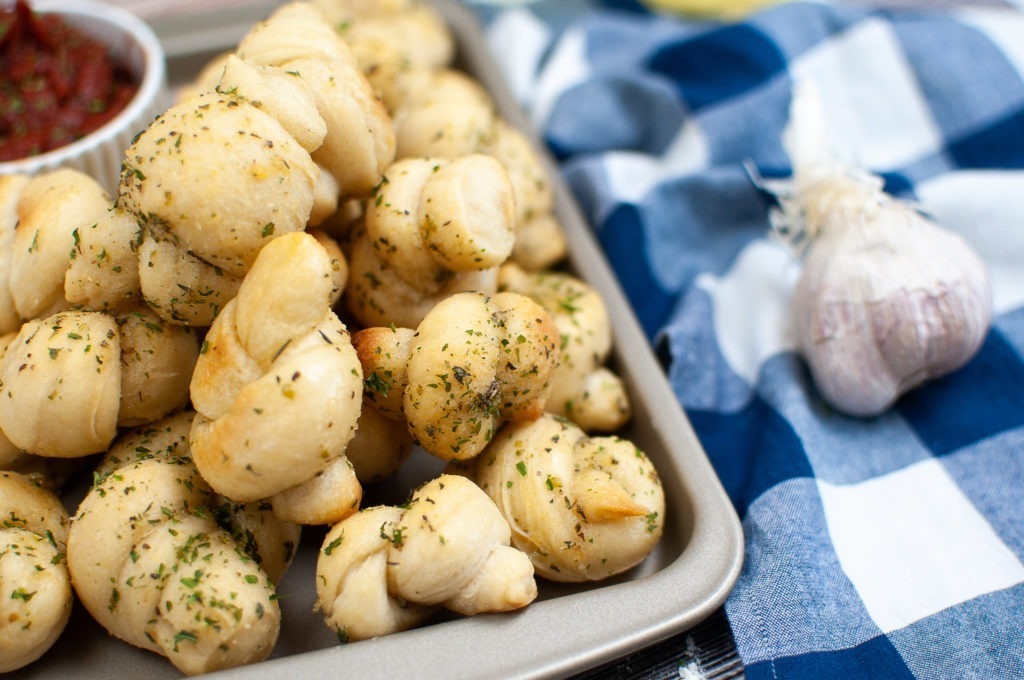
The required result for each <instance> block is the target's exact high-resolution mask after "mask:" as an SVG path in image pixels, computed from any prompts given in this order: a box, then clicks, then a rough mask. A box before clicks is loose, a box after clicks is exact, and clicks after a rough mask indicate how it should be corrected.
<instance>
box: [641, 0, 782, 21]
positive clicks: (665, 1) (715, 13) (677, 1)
mask: <svg viewBox="0 0 1024 680" xmlns="http://www.w3.org/2000/svg"><path fill="white" fill-rule="evenodd" d="M782 1H783V0H642V2H643V3H644V4H645V5H648V6H650V7H652V8H654V9H659V10H670V11H673V12H682V13H683V14H689V15H692V16H698V17H701V18H706V19H713V18H717V19H738V18H740V17H742V16H744V15H746V14H748V13H749V12H751V11H753V10H755V9H758V8H759V7H764V6H766V5H773V4H776V3H778V2H782Z"/></svg>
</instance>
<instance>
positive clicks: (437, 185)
mask: <svg viewBox="0 0 1024 680" xmlns="http://www.w3.org/2000/svg"><path fill="white" fill-rule="evenodd" d="M513 207H514V199H513V195H512V187H511V184H510V183H509V181H508V174H507V173H506V172H505V170H504V169H503V168H502V167H501V164H499V163H498V162H497V161H495V160H494V159H493V158H490V157H489V156H484V155H480V154H474V155H469V156H464V157H461V158H458V159H456V160H453V161H446V160H443V159H434V158H416V159H406V160H402V161H398V162H396V163H395V164H394V165H392V166H391V167H389V168H388V171H387V173H386V175H385V178H384V180H382V182H381V184H380V186H378V187H377V189H376V191H375V193H374V197H373V198H372V199H371V200H370V201H368V203H367V207H366V215H365V220H364V221H365V229H364V230H362V231H357V232H356V234H355V238H354V242H353V244H352V246H351V253H350V260H351V279H350V281H351V284H350V285H349V287H348V289H347V290H346V297H345V299H346V303H347V305H348V308H349V310H350V311H351V312H352V314H353V315H354V316H355V317H356V318H357V319H358V320H359V321H360V322H361V323H362V324H363V325H365V326H386V325H389V324H391V323H394V324H396V325H398V326H405V327H409V328H411V327H414V326H416V325H417V324H418V323H419V322H420V320H421V319H422V318H423V315H424V314H425V313H426V312H427V311H428V310H429V309H430V308H431V307H433V306H434V305H436V304H437V303H438V302H440V301H441V300H442V299H444V298H446V297H448V296H450V295H452V294H453V293H457V292H462V291H465V290H477V291H481V292H494V288H495V276H496V272H495V271H494V270H495V268H496V267H497V266H498V265H500V264H501V263H502V262H504V261H505V260H506V259H507V258H508V256H509V255H510V254H511V252H512V248H513V245H514V243H515V234H514V223H513Z"/></svg>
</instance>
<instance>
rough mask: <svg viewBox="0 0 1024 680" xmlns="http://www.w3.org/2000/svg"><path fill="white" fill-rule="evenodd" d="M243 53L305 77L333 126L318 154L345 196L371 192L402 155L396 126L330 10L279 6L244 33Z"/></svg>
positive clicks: (320, 110)
mask: <svg viewBox="0 0 1024 680" xmlns="http://www.w3.org/2000/svg"><path fill="white" fill-rule="evenodd" d="M236 54H237V55H238V57H239V58H240V59H242V60H244V61H246V62H248V63H250V64H253V65H257V66H270V67H274V68H277V69H280V70H281V71H283V72H285V73H290V74H294V75H295V76H296V77H298V78H300V79H301V80H303V81H304V82H305V83H306V84H307V85H308V88H309V91H310V92H311V93H312V94H313V98H314V100H315V105H316V110H317V112H318V113H319V114H320V116H321V117H322V118H323V120H324V123H325V125H326V134H325V136H324V138H323V142H322V144H320V145H319V146H318V147H317V148H316V149H315V150H314V151H313V159H314V160H315V161H316V162H317V163H318V164H320V165H321V166H323V167H324V168H326V170H327V171H328V172H329V173H330V174H331V175H332V176H333V177H334V179H335V180H336V181H337V184H338V190H339V193H340V195H341V196H342V197H344V198H354V197H362V196H366V195H367V194H368V193H370V191H372V190H373V187H374V186H375V185H376V184H377V183H378V182H379V181H380V177H381V174H382V173H383V172H384V168H386V167H387V166H388V165H389V164H390V163H391V162H392V161H393V160H394V158H395V134H394V130H393V128H392V124H391V117H390V116H389V115H388V112H387V110H386V109H385V108H384V105H383V104H382V103H381V102H380V100H378V99H377V97H376V96H375V95H374V92H373V88H372V87H371V86H370V83H369V82H368V81H367V80H366V77H365V76H364V75H363V73H362V71H361V70H360V68H359V64H358V62H357V61H356V58H355V56H354V55H353V54H352V53H351V51H350V50H349V48H348V46H347V45H346V44H345V42H344V40H342V39H341V37H340V36H339V35H338V33H337V32H336V31H335V30H334V27H333V26H332V25H330V24H329V23H328V22H327V21H326V19H325V18H324V16H323V14H321V13H320V11H319V10H317V8H316V7H314V6H313V5H312V4H311V3H308V2H291V3H287V4H285V5H283V6H282V7H280V8H279V9H277V10H276V11H275V12H274V13H273V14H272V15H271V16H270V17H269V18H268V19H267V20H266V21H263V22H260V23H259V24H257V25H256V26H255V27H253V29H252V30H251V31H249V33H248V34H247V35H246V36H245V37H243V38H242V40H241V42H239V44H238V49H237V50H236Z"/></svg>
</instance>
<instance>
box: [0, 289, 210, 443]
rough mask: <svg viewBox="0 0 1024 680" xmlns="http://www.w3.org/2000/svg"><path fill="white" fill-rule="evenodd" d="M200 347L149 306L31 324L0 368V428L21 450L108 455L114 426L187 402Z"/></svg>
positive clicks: (66, 315)
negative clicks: (0, 392)
mask: <svg viewBox="0 0 1024 680" xmlns="http://www.w3.org/2000/svg"><path fill="white" fill-rule="evenodd" d="M198 353H199V342H198V340H197V338H196V336H195V335H194V333H193V332H192V331H191V330H190V329H187V328H183V327H180V326H173V325H167V324H164V323H163V321H161V319H160V318H159V317H157V316H156V315H155V314H154V313H153V312H152V311H151V310H149V309H148V308H146V307H144V306H141V305H140V306H138V307H135V308H129V309H127V310H125V311H123V312H122V313H120V314H118V315H117V316H111V315H109V314H105V313H103V312H85V311H66V312H59V313H57V314H54V315H53V316H50V317H47V318H45V319H38V320H35V321H29V322H26V323H25V324H24V325H23V326H22V328H21V331H20V332H19V333H18V335H17V336H16V337H15V339H14V341H13V342H11V344H10V345H9V346H8V348H7V351H6V353H5V355H4V358H3V363H2V365H0V381H2V384H3V387H4V399H3V401H2V402H0V429H2V430H3V431H4V433H5V434H6V435H7V437H8V438H9V439H10V440H11V442H12V443H14V445H15V446H17V447H18V448H20V449H22V450H24V451H27V452H29V453H33V454H37V455H40V456H52V457H56V458H76V457H80V456H86V455H89V454H92V453H98V452H100V451H104V450H106V448H107V446H108V445H109V444H110V442H111V441H112V440H113V438H114V436H115V435H116V434H117V427H118V425H136V424H140V423H143V422H147V421H151V420H156V419H157V418H160V417H162V416H164V415H165V414H167V413H170V412H171V411H173V410H175V409H177V408H180V407H181V406H183V405H184V404H185V403H186V402H187V400H188V386H189V380H190V378H191V375H192V369H193V367H194V365H195V362H196V357H197V356H198Z"/></svg>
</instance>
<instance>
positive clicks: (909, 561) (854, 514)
mask: <svg viewBox="0 0 1024 680" xmlns="http://www.w3.org/2000/svg"><path fill="white" fill-rule="evenodd" d="M818 489H819V492H820V494H821V500H822V503H823V505H824V509H825V519H826V522H827V525H828V529H829V534H830V535H831V538H832V542H833V546H834V547H835V551H836V555H837V556H838V558H839V563H840V564H841V565H842V568H843V570H844V571H845V572H846V575H847V577H848V578H849V579H850V581H851V582H852V583H853V585H854V587H855V588H856V589H857V592H858V593H859V595H860V597H861V599H862V600H863V602H864V606H865V608H866V609H867V610H868V613H869V614H870V616H871V618H872V619H874V621H875V623H876V624H878V627H879V628H881V629H882V631H884V632H886V633H888V632H892V631H895V630H899V629H901V628H903V627H905V626H907V625H909V624H911V623H914V622H915V621H919V620H921V619H923V618H925V617H927V616H930V615H932V614H935V613H937V612H940V611H942V610H943V609H945V608H947V607H951V606H953V605H956V604H959V603H961V602H964V601H967V600H970V599H972V598H974V597H977V596H979V595H983V594H985V593H990V592H995V591H997V590H1002V589H1004V588H1008V587H1010V586H1013V585H1016V584H1018V583H1021V582H1024V565H1022V564H1021V563H1020V560H1018V559H1017V557H1016V556H1015V555H1014V554H1013V553H1012V552H1011V551H1010V549H1009V548H1008V547H1007V546H1006V545H1005V544H1004V543H1003V542H1002V541H1001V540H1000V539H999V537H998V536H997V535H996V533H995V531H994V530H993V529H992V527H991V525H990V524H989V523H988V522H987V521H986V520H985V519H984V517H983V516H982V515H981V514H980V513H979V512H978V510H977V509H976V508H975V507H974V505H972V504H971V502H970V501H969V500H968V498H967V497H966V496H965V495H964V493H963V492H962V491H961V490H960V488H959V487H958V486H957V485H956V483H955V482H954V481H953V479H952V478H951V477H950V476H949V474H948V473H947V472H946V471H945V469H944V468H943V467H942V464H941V463H940V462H939V461H938V460H937V459H929V460H926V461H923V462H920V463H916V464H914V465H910V466H908V467H905V468H903V469H901V470H898V471H896V472H893V473H890V474H888V475H885V476H883V477H877V478H873V479H870V480H867V481H864V482H860V483H858V484H850V485H843V486H836V485H832V484H829V483H827V482H824V481H821V480H819V481H818Z"/></svg>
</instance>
